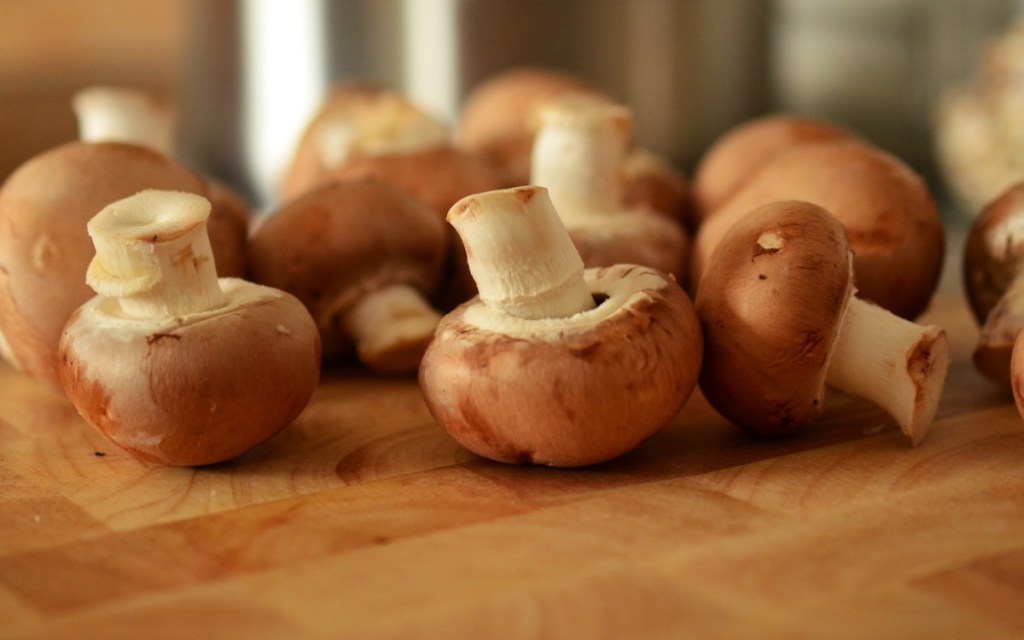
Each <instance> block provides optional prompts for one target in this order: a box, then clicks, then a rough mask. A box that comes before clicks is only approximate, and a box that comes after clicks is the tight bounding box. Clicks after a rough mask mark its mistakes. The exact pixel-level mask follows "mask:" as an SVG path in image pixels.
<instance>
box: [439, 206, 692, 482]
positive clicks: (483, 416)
mask: <svg viewBox="0 0 1024 640" xmlns="http://www.w3.org/2000/svg"><path fill="white" fill-rule="evenodd" d="M448 219H449V221H450V222H451V224H452V225H453V226H454V227H455V228H456V229H457V230H458V232H459V235H460V236H461V237H462V241H463V242H464V243H465V245H466V251H467V254H468V255H469V260H470V261H469V266H470V269H471V272H472V274H473V277H474V278H475V280H476V282H477V285H478V287H479V290H480V295H479V298H476V299H474V300H471V301H469V302H466V303H465V304H463V305H461V306H460V307H458V308H457V309H455V310H454V311H453V312H451V313H450V314H448V315H447V316H445V317H444V318H443V319H442V320H441V322H440V323H439V325H438V328H437V332H436V334H435V337H434V339H433V341H432V342H431V343H430V347H429V348H428V349H427V352H426V354H425V355H424V357H423V362H422V364H421V366H420V387H421V389H422V390H423V396H424V398H425V399H426V402H427V406H428V408H429V409H430V412H431V414H432V415H433V416H434V417H435V418H436V419H437V421H438V422H439V423H440V424H441V426H442V427H444V428H445V430H447V432H448V433H449V434H451V435H452V437H454V438H455V439H456V440H457V441H458V442H460V443H461V444H462V445H463V446H465V447H466V448H468V449H470V450H471V451H473V452H475V453H477V454H479V455H481V456H484V457H486V458H490V459H492V460H497V461H501V462H509V463H533V464H538V465H551V466H559V467H573V466H580V465H588V464H595V463H599V462H603V461H605V460H609V459H612V458H614V457H617V456H619V455H622V454H624V453H626V452H628V451H630V450H632V449H633V448H635V447H636V446H638V445H639V444H640V443H641V442H643V441H644V440H645V439H647V438H648V437H650V436H651V435H653V434H654V433H655V432H657V431H658V430H659V429H660V428H661V427H663V426H665V425H666V424H667V423H668V422H669V421H671V420H672V419H673V417H674V416H675V415H676V414H677V413H678V412H679V410H680V409H681V408H682V406H683V405H684V404H685V403H686V400H687V399H688V398H689V396H690V394H691V393H692V391H693V389H694V387H695V386H696V380H697V375H698V371H699V367H700V361H701V351H702V339H701V334H700V327H699V324H698V322H697V317H696V314H695V313H694V310H693V306H692V304H691V303H690V300H689V298H688V297H687V296H686V294H685V293H684V292H683V290H682V289H681V288H680V287H679V285H677V284H676V283H675V281H673V280H672V278H671V277H669V276H667V275H666V274H664V273H662V272H660V271H657V270H655V269H651V268H648V267H641V266H636V265H616V266H612V267H606V268H600V269H586V270H584V268H583V262H582V261H581V260H580V257H579V255H578V254H577V253H576V251H575V250H574V248H573V246H572V243H571V241H570V239H569V236H568V234H567V232H566V231H565V228H564V226H563V225H562V223H561V221H560V219H559V218H558V214H557V213H556V212H555V210H554V208H553V206H552V204H551V200H550V199H549V198H548V197H547V192H546V190H545V189H543V188H541V187H535V186H534V187H520V188H515V189H508V190H499V191H493V192H488V193H483V194H478V195H474V196H471V197H468V198H466V199H464V200H462V201H460V202H459V203H457V204H456V205H455V206H454V207H452V210H451V212H450V213H449V214H448Z"/></svg>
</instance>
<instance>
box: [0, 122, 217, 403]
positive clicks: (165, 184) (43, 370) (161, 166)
mask: <svg viewBox="0 0 1024 640" xmlns="http://www.w3.org/2000/svg"><path fill="white" fill-rule="evenodd" d="M144 189H164V190H172V191H187V192H191V193H196V194H205V193H206V192H207V189H206V185H205V184H204V183H203V181H202V180H201V179H200V178H199V177H198V176H196V175H195V174H193V173H192V172H190V171H188V170H187V169H185V168H184V167H181V166H180V165H178V164H176V163H174V162H172V161H171V160H169V159H168V158H167V157H166V156H164V155H162V154H160V153H157V152H156V151H153V150H151V149H148V148H146V147H141V146H137V145H127V144H121V143H98V144H87V143H82V142H71V143H68V144H64V145H62V146H60V147H57V148H55V149H51V150H50V151H46V152H44V153H42V154H40V155H38V156H36V157H35V158H32V159H30V160H29V161H28V162H26V163H25V164H23V165H22V166H21V167H19V168H18V169H16V170H15V171H14V173H12V174H11V176H10V177H9V178H8V179H7V181H6V182H5V183H4V185H3V187H2V188H0V331H2V332H3V334H4V335H5V336H6V339H7V342H8V344H9V346H10V350H11V352H12V354H13V355H14V357H15V358H16V359H17V361H18V363H19V364H20V365H21V367H22V368H23V369H24V370H25V371H26V372H27V373H28V374H30V375H32V376H33V377H35V378H38V379H40V380H42V381H43V382H45V383H47V384H49V385H50V386H52V387H53V388H55V389H59V388H60V382H59V380H58V379H57V342H58V340H59V339H60V333H61V330H62V329H63V328H64V324H65V323H66V322H67V320H68V318H69V317H70V316H71V313H72V312H73V311H74V310H75V309H77V308H78V307H79V306H80V305H82V304H83V303H84V302H85V301H86V300H88V299H89V298H91V297H92V296H93V291H92V290H91V289H90V288H89V287H88V286H86V284H85V272H86V268H87V267H88V265H89V261H90V260H91V259H92V256H93V253H94V249H93V245H92V243H91V242H90V240H89V235H88V234H87V232H86V223H87V222H88V221H89V219H90V218H92V216H94V215H95V214H96V213H97V212H98V211H99V210H100V209H102V208H103V207H105V206H106V205H108V204H110V203H111V202H114V201H116V200H120V199H122V198H126V197H128V196H130V195H133V194H135V193H137V192H139V191H142V190H144Z"/></svg>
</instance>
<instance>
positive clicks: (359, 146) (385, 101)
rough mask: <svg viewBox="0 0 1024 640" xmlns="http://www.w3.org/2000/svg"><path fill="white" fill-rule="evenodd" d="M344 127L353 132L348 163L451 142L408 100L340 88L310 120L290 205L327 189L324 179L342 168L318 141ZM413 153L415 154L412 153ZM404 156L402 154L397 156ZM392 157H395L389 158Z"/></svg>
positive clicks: (286, 185)
mask: <svg viewBox="0 0 1024 640" xmlns="http://www.w3.org/2000/svg"><path fill="white" fill-rule="evenodd" d="M332 122H340V123H344V124H345V125H348V127H349V128H351V132H350V134H349V137H348V139H347V140H346V141H345V142H347V143H349V144H350V145H351V148H350V149H349V151H350V154H349V156H348V157H346V158H339V160H344V161H348V160H349V159H351V158H353V157H359V156H363V155H379V154H380V153H381V152H382V150H385V149H390V148H391V147H392V146H393V145H396V144H397V145H400V146H406V147H408V146H409V145H413V147H412V148H415V146H416V145H420V144H423V145H427V146H437V145H439V144H442V143H445V142H446V141H447V140H448V137H449V133H448V130H447V128H446V127H445V125H444V124H442V123H441V121H440V120H437V119H436V118H434V117H433V116H431V115H429V114H427V113H425V112H424V111H422V110H421V109H419V108H418V107H417V106H416V105H414V104H413V103H412V102H410V101H409V100H408V99H406V97H405V96H403V95H401V94H399V93H397V92H395V91H393V90H390V89H387V88H384V87H381V86H377V85H374V84H371V83H367V82H346V83H343V84H339V85H337V86H335V87H334V88H333V89H332V90H331V92H330V94H329V95H328V96H327V98H326V99H325V100H324V102H323V104H321V106H320V108H319V109H318V110H317V112H316V113H315V114H314V115H313V117H312V118H311V119H310V121H309V123H308V124H307V125H306V128H305V130H304V131H303V133H302V136H301V138H300V139H299V143H298V144H297V145H296V148H295V154H294V157H293V159H292V162H291V165H290V166H289V167H288V171H287V172H286V174H285V176H284V180H283V183H282V186H281V194H282V197H283V198H284V199H291V198H294V197H296V196H299V195H301V194H302V193H304V192H305V191H308V190H309V189H312V188H315V187H316V186H318V185H320V184H323V182H324V178H323V175H322V174H324V173H329V172H330V171H332V170H333V169H335V168H337V167H331V166H326V165H325V163H324V161H323V160H322V150H323V147H322V145H321V143H320V140H318V138H319V136H320V135H321V133H322V131H323V127H324V126H325V125H328V124H330V123H332ZM410 150H411V148H410ZM396 153H400V152H396ZM389 155H390V154H389Z"/></svg>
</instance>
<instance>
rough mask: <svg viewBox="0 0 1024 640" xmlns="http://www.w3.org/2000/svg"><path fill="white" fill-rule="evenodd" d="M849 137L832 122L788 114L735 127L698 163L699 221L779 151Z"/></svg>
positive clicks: (695, 182) (695, 192)
mask: <svg viewBox="0 0 1024 640" xmlns="http://www.w3.org/2000/svg"><path fill="white" fill-rule="evenodd" d="M849 139H853V134H851V133H849V132H847V131H845V130H844V129H842V128H841V127H839V126H837V125H835V124H832V123H831V122H826V121H824V120H816V119H813V118H807V117H803V116H797V115H793V114H788V113H778V114H772V115H767V116H762V117H760V118H755V119H753V120H750V121H747V122H744V123H743V124H741V125H739V126H737V127H734V128H733V129H731V130H729V131H728V132H726V134H725V135H723V136H722V137H720V138H719V139H718V140H717V141H715V143H714V144H713V145H712V146H711V147H710V148H709V149H708V150H707V151H706V152H705V153H704V155H703V156H702V157H701V159H700V161H699V162H698V163H697V169H696V171H695V172H694V174H693V199H694V204H695V207H696V214H695V215H696V217H697V218H698V221H700V220H703V219H704V218H705V217H707V215H708V214H709V213H710V212H713V211H714V210H715V209H716V208H718V207H720V206H722V205H723V204H725V202H726V201H727V200H728V199H729V197H730V196H731V195H732V194H733V193H735V192H736V190H737V189H739V188H740V187H741V186H742V185H743V183H744V182H746V181H747V180H749V179H750V177H751V176H752V175H753V174H754V173H756V172H757V170H758V168H760V167H761V166H762V165H764V164H765V163H766V162H767V161H768V160H770V159H771V158H772V157H773V156H775V155H776V154H778V153H781V152H783V151H786V150H787V149H790V148H792V147H795V146H798V145H803V144H816V143H819V142H833V141H838V140H849Z"/></svg>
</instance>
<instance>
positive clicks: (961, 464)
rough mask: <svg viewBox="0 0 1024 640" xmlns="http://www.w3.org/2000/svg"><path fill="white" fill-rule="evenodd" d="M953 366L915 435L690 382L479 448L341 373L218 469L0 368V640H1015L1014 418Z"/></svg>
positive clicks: (956, 329) (945, 299) (1018, 507)
mask: <svg viewBox="0 0 1024 640" xmlns="http://www.w3.org/2000/svg"><path fill="white" fill-rule="evenodd" d="M928 318H929V319H931V320H934V321H939V322H941V323H942V324H943V325H944V326H946V328H947V330H948V331H949V333H950V334H951V336H952V337H953V345H954V351H955V354H954V355H955V361H954V364H953V367H952V370H951V372H950V378H949V383H948V385H947V388H946V394H945V396H944V400H943V402H942V405H941V408H940V410H939V416H938V420H937V422H936V424H935V425H934V428H933V430H932V432H931V434H930V435H929V436H928V438H927V439H926V440H925V441H924V443H923V444H922V445H921V446H919V447H917V448H914V449H911V448H909V447H908V446H907V445H906V444H905V443H904V441H903V439H902V437H901V435H900V434H899V432H898V430H897V429H896V428H895V427H894V426H893V425H891V424H890V423H889V422H888V421H887V420H886V419H885V418H884V417H883V416H882V415H881V414H880V412H878V411H877V410H876V409H874V408H872V407H870V406H868V405H866V404H865V403H863V402H860V401H856V400H853V399H849V398H845V397H842V396H838V395H833V396H832V397H831V402H830V405H829V409H828V413H827V416H826V417H825V418H824V419H822V420H821V421H820V422H818V423H817V424H816V425H815V426H814V428H812V429H810V430H809V431H808V432H806V433H804V434H802V435H801V436H799V437H796V438H791V439H788V440H780V441H767V440H758V439H755V438H752V437H749V436H746V435H744V434H742V433H740V432H738V431H737V430H736V429H734V428H733V427H731V426H729V425H727V424H725V423H724V422H723V421H722V420H721V419H720V418H718V417H716V416H715V414H714V413H713V412H712V411H711V410H710V409H709V408H708V407H707V405H706V404H705V403H704V401H703V399H702V398H700V397H696V398H695V399H694V400H693V401H691V402H690V404H689V405H688V406H687V407H686V408H685V409H684V410H683V411H682V413H680V414H679V416H678V417H677V418H676V420H675V421H674V422H673V423H672V424H671V426H670V427H668V428H667V429H665V430H664V431H663V432H662V433H660V434H659V435H657V436H656V437H655V438H653V439H652V440H650V441H648V442H647V443H646V444H645V445H644V446H642V447H641V448H640V449H639V450H638V451H636V452H634V453H632V454H630V455H628V456H626V457H624V458H622V459H620V460H618V461H615V462H612V463H609V464H606V465H602V466H599V467H594V468H588V469H580V470H572V471H564V470H561V471H560V470H552V469H540V468H524V467H511V466H504V465H500V464H493V463H489V462H486V461H482V460H480V459H477V458H475V457H474V456H472V455H471V454H469V453H467V452H466V451H464V450H462V449H460V448H459V446H457V445H456V444H454V443H453V442H452V441H451V440H450V439H449V438H448V437H447V436H446V435H445V434H444V433H443V432H442V431H441V430H440V428H439V427H438V426H437V425H436V424H435V423H434V422H433V421H432V419H431V418H430V416H429V414H428V413H427V411H426V410H425V408H424V405H423V402H422V401H421V399H420V397H419V392H418V390H417V387H416V384H415V382H414V381H412V380H388V379H370V378H367V377H359V376H356V375H352V374H334V375H331V376H329V377H328V378H327V379H326V380H325V381H324V383H323V384H322V386H321V388H320V389H319V390H318V392H317V394H316V395H315V397H314V399H313V402H312V404H311V405H310V406H309V407H308V409H307V410H306V412H305V413H304V414H303V415H302V416H301V417H300V418H299V420H298V421H297V422H296V423H295V424H294V425H293V426H292V427H291V428H289V429H287V430H286V431H285V432H283V433H282V434H281V435H279V436H278V437H276V438H274V439H273V440H271V441H270V442H268V443H267V444H265V445H264V446H262V447H260V448H259V449H258V450H256V451H253V452H251V453H250V454H249V455H247V456H246V457H245V458H243V459H241V460H238V461H235V462H233V463H230V464H224V465H220V466H216V467H213V468H205V469H172V468H160V467H154V466H147V465H145V464H141V463H138V462H135V461H134V460H132V459H130V458H129V457H127V456H126V455H125V454H123V453H122V452H120V451H119V450H117V449H116V448H115V447H113V446H112V445H110V444H108V443H107V442H105V441H104V440H103V439H102V438H101V437H100V436H99V435H97V434H96V433H94V432H93V431H92V430H91V429H90V428H89V427H88V426H87V425H85V424H84V423H82V422H81V421H80V420H79V418H78V417H77V416H76V414H75V412H74V410H73V408H72V407H71V406H70V404H69V403H68V402H66V401H65V400H64V399H63V398H62V397H59V396H57V395H54V394H52V393H50V392H48V391H46V390H44V389H43V388H41V387H40V386H38V385H36V384H35V383H34V382H33V381H31V380H28V379H26V378H24V377H22V376H20V375H18V374H16V373H14V372H13V371H11V370H10V369H8V368H2V369H0V522H2V526H0V637H4V638H11V637H15V638H21V637H27V638H36V637H59V638H72V637H75V638H78V637H89V638H92V637H139V638H142V637H145V638H161V637H185V636H188V637H196V636H194V635H192V632H193V631H196V630H198V631H199V632H201V633H200V635H202V636H206V637H219V638H246V639H251V638H285V637H287V638H293V637H313V638H329V637H334V638H336V637H351V638H367V637H392V638H410V637H441V638H493V637H511V638H543V637H573V638H656V637H668V638H683V637H727V638H728V637H733V638H750V637H766V638H794V637H816V638H848V637H850V638H867V637H870V638H911V637H922V638H923V637H927V638H981V637H985V638H1000V637H1005V638H1020V637H1022V635H1024V422H1022V420H1021V418H1020V417H1019V416H1018V414H1017V411H1016V410H1015V408H1014V407H1013V404H1012V402H1010V401H1009V399H1008V398H1007V397H1005V396H1003V395H1002V394H1001V393H1000V392H999V391H998V390H996V389H995V388H993V387H992V386H990V385H989V384H987V383H986V382H984V381H983V380H982V379H980V378H979V377H978V376H977V375H976V374H975V373H974V372H973V370H972V369H971V367H970V365H969V362H968V354H969V351H970V348H971V346H972V342H973V340H974V338H975V336H976V333H977V331H976V329H975V327H974V325H973V322H972V321H971V320H970V319H969V318H968V316H967V312H966V309H965V307H964V306H963V303H962V301H961V300H960V299H959V297H957V296H956V295H954V294H942V295H941V296H940V297H939V298H938V300H937V302H936V305H935V308H934V310H933V311H932V312H931V313H930V314H929V316H928Z"/></svg>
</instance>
